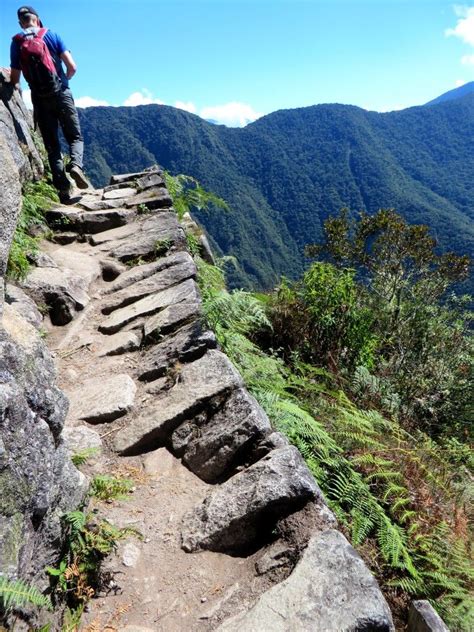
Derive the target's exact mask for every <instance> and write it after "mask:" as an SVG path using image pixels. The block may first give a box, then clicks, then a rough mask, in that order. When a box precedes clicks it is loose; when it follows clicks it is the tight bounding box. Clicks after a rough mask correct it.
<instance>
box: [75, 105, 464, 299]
mask: <svg viewBox="0 0 474 632" xmlns="http://www.w3.org/2000/svg"><path fill="white" fill-rule="evenodd" d="M473 114H474V94H468V95H466V96H464V97H461V98H458V99H455V100H450V101H446V102H442V103H438V104H435V105H432V106H430V107H425V106H414V107H412V108H408V109H406V110H401V111H394V112H387V113H377V112H369V111H367V110H364V109H362V108H359V107H357V106H347V105H342V104H320V105H315V106H308V107H305V108H295V109H291V110H279V111H277V112H273V113H271V114H268V115H266V116H264V117H262V118H260V119H258V120H256V121H254V122H253V123H251V124H249V125H247V126H246V127H244V128H227V127H225V126H216V125H213V124H211V123H207V122H206V121H204V120H203V119H201V118H199V117H198V116H197V115H193V114H190V113H187V112H184V111H182V110H177V109H176V108H172V107H171V106H160V105H150V106H138V107H135V108H126V107H120V108H113V109H112V108H88V109H87V110H86V111H80V116H81V121H82V124H83V130H84V135H85V139H86V144H87V146H88V147H89V155H88V156H87V159H86V168H87V170H88V172H89V173H90V175H91V177H92V180H93V181H94V183H95V184H97V185H100V184H103V183H104V182H105V181H106V180H107V178H108V177H109V175H110V173H112V171H113V172H119V171H133V170H137V169H141V168H143V167H146V166H148V165H150V164H152V163H153V162H158V163H159V164H161V165H162V166H163V167H164V168H166V169H168V170H169V171H171V172H172V173H178V172H180V173H187V174H189V175H192V176H194V177H196V178H197V179H198V180H200V181H201V182H202V184H203V185H204V186H205V187H207V188H209V189H211V190H213V191H214V192H216V193H217V194H218V195H220V196H221V197H223V198H224V199H226V200H227V202H228V203H229V206H230V211H229V212H228V213H219V214H214V215H212V216H208V215H204V214H202V213H198V214H197V215H198V218H199V221H200V222H201V223H202V224H203V225H204V226H205V228H206V230H207V231H208V232H209V234H210V237H211V240H212V242H213V245H214V247H215V248H216V249H217V251H218V252H219V253H221V254H234V255H236V256H237V258H238V259H239V262H240V265H241V269H240V270H237V271H230V277H231V283H232V284H233V285H247V286H249V285H251V286H252V285H253V286H258V287H266V288H268V287H271V286H272V285H273V284H274V283H275V282H277V280H278V278H279V276H280V275H281V274H285V275H287V276H290V277H296V276H298V275H299V274H300V273H301V271H302V269H303V265H304V256H303V249H304V246H305V244H307V243H311V242H315V241H318V240H319V239H321V237H322V223H323V222H324V219H325V218H326V217H328V216H329V215H332V214H334V213H337V212H338V211H339V210H340V208H342V207H349V208H351V209H352V210H353V211H354V212H355V211H359V210H362V209H364V210H367V211H368V212H371V213H372V212H375V211H376V210H378V208H380V207H394V208H396V210H397V211H398V212H400V213H401V214H402V215H403V216H404V217H406V219H408V220H409V221H411V222H414V223H415V222H416V223H418V222H423V223H427V224H429V225H430V226H431V227H432V228H433V230H434V232H435V234H436V236H437V237H438V238H439V241H440V244H441V247H442V248H443V249H444V250H447V249H453V250H455V251H457V252H472V251H474V230H473V222H472V220H473V219H474V216H473V209H472V199H473V193H472V184H471V182H470V181H471V175H469V174H472V172H473V171H474V153H473V150H472V148H471V147H470V143H469V142H468V138H469V137H470V136H472V133H471V132H470V130H471V127H472V121H473V118H474V117H473Z"/></svg>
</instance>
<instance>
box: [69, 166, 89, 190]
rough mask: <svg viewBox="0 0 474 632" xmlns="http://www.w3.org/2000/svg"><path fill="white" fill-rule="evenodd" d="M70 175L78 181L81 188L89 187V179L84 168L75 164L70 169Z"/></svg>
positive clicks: (77, 183)
mask: <svg viewBox="0 0 474 632" xmlns="http://www.w3.org/2000/svg"><path fill="white" fill-rule="evenodd" d="M69 175H70V176H71V178H72V179H73V180H74V182H75V183H76V185H77V187H78V188H79V189H88V188H89V187H90V182H89V180H88V179H87V178H86V176H85V175H84V172H83V171H82V169H81V168H80V167H78V166H77V165H73V166H72V167H71V168H70V169H69Z"/></svg>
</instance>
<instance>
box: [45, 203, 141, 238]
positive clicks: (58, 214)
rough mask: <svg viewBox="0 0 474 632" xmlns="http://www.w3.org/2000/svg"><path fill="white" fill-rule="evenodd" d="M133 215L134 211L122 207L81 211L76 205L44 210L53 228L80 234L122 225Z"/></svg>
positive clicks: (97, 231) (99, 231) (98, 231)
mask: <svg viewBox="0 0 474 632" xmlns="http://www.w3.org/2000/svg"><path fill="white" fill-rule="evenodd" d="M134 217H135V211H133V210H130V209H124V208H116V209H109V210H107V209H105V210H93V211H82V210H80V209H78V208H77V207H69V206H59V207H56V208H53V209H51V210H49V211H47V212H46V220H47V222H48V224H49V225H50V226H51V227H52V228H54V229H55V230H59V231H64V230H66V231H75V232H77V233H79V234H81V235H83V234H86V233H101V232H103V231H107V230H110V229H113V228H117V227H120V226H124V225H125V224H127V222H130V221H131V220H132V219H133V218H134Z"/></svg>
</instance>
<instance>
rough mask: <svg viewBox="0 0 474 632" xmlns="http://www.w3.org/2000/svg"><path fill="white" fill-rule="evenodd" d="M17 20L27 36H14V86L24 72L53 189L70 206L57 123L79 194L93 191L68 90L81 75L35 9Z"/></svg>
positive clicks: (23, 11) (22, 11)
mask: <svg viewBox="0 0 474 632" xmlns="http://www.w3.org/2000/svg"><path fill="white" fill-rule="evenodd" d="M18 20H19V24H20V26H21V28H22V32H21V33H18V34H17V35H15V36H14V37H13V39H12V43H11V49H10V59H11V64H10V65H11V83H12V85H13V86H14V88H16V89H18V90H19V89H20V76H21V73H22V72H23V75H24V77H25V79H26V81H27V82H28V85H29V87H30V89H31V101H32V103H33V111H34V120H35V126H36V124H37V125H38V127H39V129H40V132H41V136H42V137H43V141H44V144H45V147H46V151H47V152H48V160H49V165H50V167H51V172H52V175H53V184H54V186H55V187H56V189H57V190H58V193H59V199H60V200H61V202H62V203H63V204H67V203H69V202H71V192H72V187H71V181H70V180H69V178H68V176H67V174H66V171H65V170H64V164H63V159H62V156H61V145H60V142H59V135H58V132H59V129H58V124H59V125H61V128H62V130H63V133H64V137H65V139H66V141H67V143H68V145H69V149H70V155H71V162H70V163H69V164H68V166H67V171H68V172H69V174H70V176H71V177H72V179H73V180H74V182H75V183H76V185H77V186H78V187H79V188H80V189H87V188H88V187H89V182H88V180H87V178H86V177H85V175H84V172H83V171H82V157H83V152H84V141H83V138H82V134H81V128H80V124H79V117H78V114H77V110H76V106H75V105H74V99H73V97H72V92H71V90H70V89H69V79H71V77H72V76H73V75H74V74H75V72H76V64H75V62H74V59H73V58H72V55H71V53H70V52H69V51H68V50H67V48H66V46H65V44H64V42H63V40H62V39H61V37H60V36H59V35H57V34H56V33H53V32H52V31H50V30H48V29H45V28H43V24H42V23H41V20H40V18H39V15H38V13H37V12H36V11H35V9H33V7H27V6H23V7H20V8H19V9H18ZM62 62H64V65H65V66H66V72H65V70H64V67H63V64H62Z"/></svg>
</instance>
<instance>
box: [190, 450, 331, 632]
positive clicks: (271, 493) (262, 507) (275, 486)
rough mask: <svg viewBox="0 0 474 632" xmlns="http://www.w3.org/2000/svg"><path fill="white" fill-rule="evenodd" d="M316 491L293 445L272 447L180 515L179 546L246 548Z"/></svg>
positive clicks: (316, 492) (237, 550)
mask: <svg viewBox="0 0 474 632" xmlns="http://www.w3.org/2000/svg"><path fill="white" fill-rule="evenodd" d="M320 494H321V492H320V491H319V489H318V486H317V485H316V482H315V480H314V478H313V477H312V476H311V474H310V472H309V470H308V468H307V467H306V465H305V463H304V461H303V458H302V456H301V454H300V453H299V451H298V450H297V449H296V448H295V447H293V446H288V447H286V448H281V449H279V450H274V451H273V452H271V453H270V454H269V455H268V456H266V457H264V458H263V459H261V460H260V461H258V462H257V463H255V464H254V465H252V466H251V467H249V468H247V469H246V470H244V471H243V472H240V473H239V474H236V475H235V476H233V477H232V478H231V479H229V480H228V481H227V482H226V483H224V484H222V485H219V486H218V487H217V488H216V490H215V491H213V492H211V493H210V494H209V496H207V498H206V499H205V501H204V502H203V503H202V505H199V506H198V507H197V508H196V509H195V510H194V511H193V512H192V513H191V515H189V516H186V517H185V519H184V526H183V536H182V538H183V548H184V549H185V550H186V551H197V550H199V549H202V548H205V549H208V550H211V551H232V552H239V551H245V550H247V549H248V548H249V547H251V546H252V545H253V544H254V543H255V542H258V541H259V535H258V534H259V531H260V532H263V531H265V530H268V525H269V524H272V522H276V519H277V518H281V517H282V515H285V514H286V515H287V514H289V513H292V512H293V511H295V510H296V509H300V508H301V507H303V506H304V505H305V503H307V502H308V501H310V500H313V499H314V498H316V497H317V496H319V495H320ZM264 526H265V527H266V529H264ZM269 629H271V628H269Z"/></svg>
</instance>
